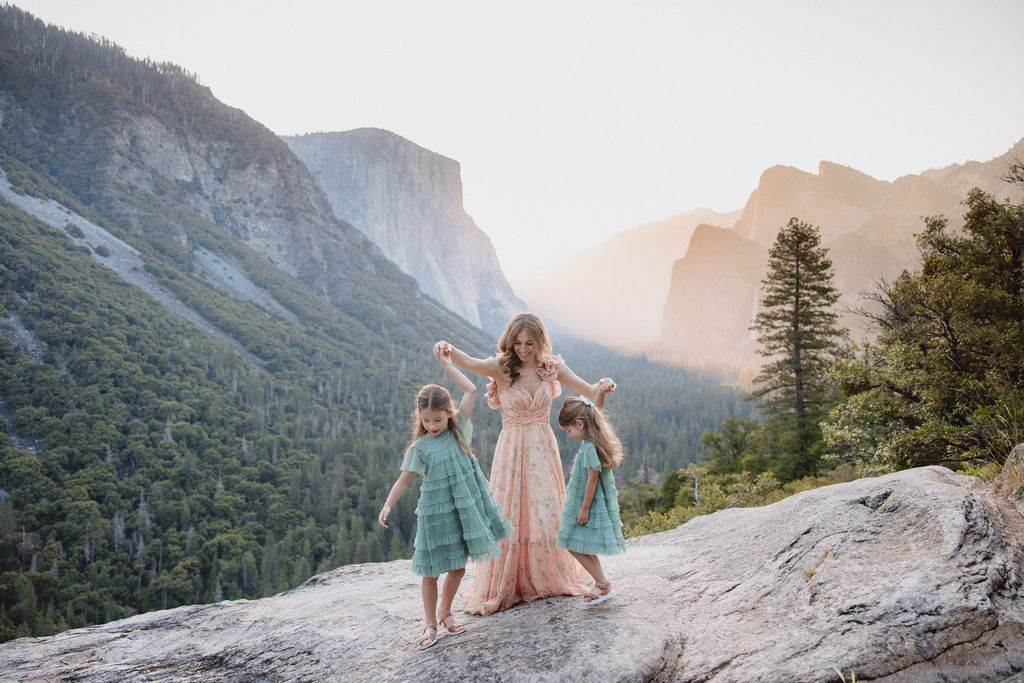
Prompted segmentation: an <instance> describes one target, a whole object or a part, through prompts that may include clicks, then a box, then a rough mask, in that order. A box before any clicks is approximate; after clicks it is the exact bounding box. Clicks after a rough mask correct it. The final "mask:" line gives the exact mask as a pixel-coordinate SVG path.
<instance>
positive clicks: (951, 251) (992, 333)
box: [825, 189, 1024, 469]
mask: <svg viewBox="0 0 1024 683" xmlns="http://www.w3.org/2000/svg"><path fill="white" fill-rule="evenodd" d="M965 203H966V205H967V212H966V214H965V215H964V229H963V233H962V234H952V233H951V232H949V231H948V230H947V226H946V219H945V218H943V217H941V216H934V217H931V218H928V219H927V220H926V221H925V223H926V229H925V231H924V232H923V233H922V234H921V235H920V236H919V238H918V246H919V248H920V250H921V254H922V266H921V269H920V271H918V272H914V273H903V275H901V276H900V277H899V278H897V279H896V281H895V282H892V283H885V282H883V283H881V284H880V285H879V286H878V288H877V289H876V291H875V292H873V293H872V294H871V295H870V296H869V300H870V301H871V302H872V304H873V307H872V308H871V309H865V310H863V311H861V313H862V314H863V315H865V316H868V317H869V318H871V319H872V320H873V321H874V323H875V324H876V326H877V328H878V337H877V340H876V341H875V343H874V344H872V345H869V346H867V347H866V348H865V350H864V356H863V358H861V359H858V360H857V361H849V362H846V363H845V364H844V366H843V368H842V371H841V373H840V378H841V386H842V387H843V391H844V393H845V394H846V396H847V400H846V401H845V402H844V403H843V404H842V405H841V406H840V407H839V408H837V410H836V411H835V414H834V415H833V416H832V419H831V420H830V423H829V424H828V425H827V426H826V430H825V431H826V435H827V437H828V442H829V449H830V451H831V455H832V457H834V458H835V459H837V460H875V459H876V460H878V461H879V464H881V465H882V466H884V467H885V468H886V469H898V468H903V467H916V466H922V465H932V464H947V465H948V464H955V463H958V462H962V461H965V460H969V459H972V458H978V459H984V460H989V461H994V462H1002V461H1003V460H1005V458H1006V455H1007V453H1008V452H1009V451H1010V449H1011V448H1012V447H1013V446H1014V445H1016V444H1017V443H1019V442H1021V441H1022V440H1024V388H1022V387H1024V205H1021V204H1009V203H1001V202H999V201H997V200H995V199H994V198H993V197H991V196H990V195H987V194H985V193H984V192H982V191H980V190H977V189H975V190H972V191H971V192H970V193H969V194H968V196H967V200H966V202H965Z"/></svg>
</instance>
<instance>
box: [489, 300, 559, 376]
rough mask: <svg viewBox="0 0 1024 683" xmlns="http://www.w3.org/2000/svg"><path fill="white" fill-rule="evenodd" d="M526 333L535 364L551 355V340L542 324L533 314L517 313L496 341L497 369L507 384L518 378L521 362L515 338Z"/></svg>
mask: <svg viewBox="0 0 1024 683" xmlns="http://www.w3.org/2000/svg"><path fill="white" fill-rule="evenodd" d="M524 330H525V331H526V333H527V334H529V335H530V339H532V340H533V346H534V349H535V352H536V354H537V362H538V363H543V362H544V361H546V360H547V359H548V356H550V355H551V340H550V339H549V338H548V333H547V330H545V329H544V323H542V322H541V320H540V318H538V317H537V316H536V315H534V314H533V313H519V314H518V315H516V316H515V317H513V318H512V319H511V320H509V321H508V325H506V326H505V331H504V332H503V333H502V335H501V339H499V340H498V355H497V356H496V358H497V361H498V367H500V368H501V370H502V372H504V373H505V375H506V376H507V377H508V380H509V382H510V383H511V382H515V381H516V379H518V378H519V366H521V365H522V364H523V361H522V360H521V359H520V358H519V356H518V355H516V350H515V343H516V337H518V336H519V333H520V332H523V331H524Z"/></svg>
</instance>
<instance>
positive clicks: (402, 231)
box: [284, 128, 523, 332]
mask: <svg viewBox="0 0 1024 683" xmlns="http://www.w3.org/2000/svg"><path fill="white" fill-rule="evenodd" d="M284 140H285V142H286V143H287V144H288V146H289V147H290V148H291V149H292V151H293V152H294V153H295V154H296V155H297V156H298V157H299V158H300V159H302V161H303V162H305V164H306V166H307V167H308V168H309V170H310V172H312V174H313V175H314V176H316V178H317V179H318V180H319V181H320V185H321V187H322V188H323V190H324V192H325V193H326V195H327V197H328V199H329V201H330V203H331V206H332V207H333V209H334V213H335V214H336V215H337V216H339V217H340V218H342V219H344V220H346V221H348V222H350V223H351V224H352V225H354V226H355V227H356V228H358V229H359V230H360V231H361V232H362V233H363V234H365V235H366V236H367V237H369V238H370V239H371V240H372V241H373V242H374V243H375V244H376V245H378V246H379V247H380V248H381V249H382V250H383V252H384V253H385V254H386V255H387V256H388V258H390V259H391V260H392V261H394V262H395V263H396V264H398V266H399V267H400V268H401V269H402V270H403V271H404V272H406V273H408V274H409V275H412V276H413V277H414V278H415V279H416V280H417V281H418V282H419V284H420V287H421V289H422V290H423V291H424V292H426V293H427V294H429V295H431V296H432V297H434V298H435V299H437V300H438V301H440V302H441V303H442V304H444V305H445V306H446V307H448V308H449V309H451V310H452V311H455V312H456V313H458V314H459V315H461V316H462V317H464V318H465V319H466V320H468V321H469V322H471V323H473V324H474V325H477V326H482V327H484V328H485V329H488V330H489V331H492V332H500V331H501V330H502V329H503V327H504V325H505V322H506V321H507V319H508V318H509V317H510V315H511V314H513V313H515V312H517V311H519V310H522V308H523V304H522V302H521V301H518V300H517V299H516V297H515V294H514V293H513V291H512V288H511V286H510V285H509V284H508V282H507V281H506V280H505V276H504V274H503V273H502V271H501V266H500V265H499V263H498V257H497V254H496V253H495V251H494V247H493V245H492V244H491V241H490V239H489V238H488V237H487V235H486V234H484V232H483V231H482V230H480V228H479V227H477V225H476V223H474V222H473V219H472V218H470V216H469V215H468V214H467V213H466V212H465V209H464V208H463V203H462V178H461V171H460V166H459V163H458V162H457V161H454V160H452V159H449V158H447V157H444V156H441V155H440V154H436V153H434V152H431V151H430V150H428V149H424V148H423V147H420V146H419V145H416V144H414V143H412V142H410V141H408V140H406V139H405V138H402V137H400V136H398V135H395V134H394V133H391V132H388V131H385V130H379V129H375V128H361V129H357V130H351V131H347V132H342V133H315V134H310V135H302V136H296V137H286V138H284Z"/></svg>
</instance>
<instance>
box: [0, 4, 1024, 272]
mask: <svg viewBox="0 0 1024 683" xmlns="http://www.w3.org/2000/svg"><path fill="white" fill-rule="evenodd" d="M12 4H15V5H16V6H18V7H20V8H22V9H24V10H26V11H29V12H31V13H32V14H34V15H35V16H37V17H38V18H40V19H42V20H44V21H46V22H48V23H53V24H57V25H59V26H62V27H64V28H68V29H70V30H73V31H76V32H81V33H85V34H93V33H95V34H98V35H100V36H103V37H105V38H108V39H110V40H112V41H113V42H115V43H117V44H118V45H120V46H122V47H123V48H125V50H126V51H127V53H128V54H129V55H131V56H134V57H138V58H146V57H148V58H150V59H152V60H155V61H169V62H174V63H176V64H179V65H180V66H182V67H184V68H186V69H188V70H189V71H191V72H193V73H196V74H198V77H199V80H200V82H201V83H203V84H204V85H207V86H209V87H210V89H211V90H212V91H213V94H214V95H215V96H216V97H217V98H218V99H220V100H221V101H223V102H225V103H226V104H229V105H231V106H234V107H238V108H240V109H242V110H244V111H245V112H246V113H247V114H248V115H250V116H251V117H252V118H254V119H256V120H257V121H259V122H261V123H262V124H264V125H265V126H267V127H268V128H269V129H270V130H272V131H274V132H276V133H278V134H280V135H293V134H300V133H309V132H322V131H344V130H351V129H354V128H361V127H375V128H384V129H386V130H390V131H392V132H394V133H397V134H398V135H401V136H402V137H405V138H407V139H409V140H411V141H412V142H415V143H416V144H418V145H421V146H423V147H426V148H427V149H430V150H432V151H434V152H437V153H438V154H442V155H444V156H446V157H450V158H452V159H455V160H457V161H458V162H459V163H460V164H461V170H462V180H463V189H464V203H465V207H466V210H467V211H468V213H469V214H470V215H471V216H472V217H473V218H474V220H475V221H476V223H477V225H478V226H480V228H481V229H483V230H484V232H486V233H487V234H488V235H489V236H490V238H491V240H492V242H493V243H494V245H495V248H496V250H497V252H498V256H499V259H500V260H501V263H502V266H503V268H504V270H505V272H506V275H507V276H508V277H509V279H510V280H511V281H512V283H513V285H516V282H517V280H521V278H524V277H528V275H529V272H530V269H531V266H532V265H533V264H534V263H536V262H537V261H538V255H539V254H541V255H550V254H556V253H564V252H568V251H574V250H581V249H586V248H588V247H591V246H594V245H596V244H598V243H599V242H601V241H603V240H604V239H606V238H608V237H610V236H611V235H613V234H614V233H616V232H618V231H621V230H625V229H628V228H631V227H634V226H636V225H640V224H643V223H647V222H651V221H656V220H660V219H663V218H667V217H670V216H673V215H676V214H680V213H685V212H687V211H690V210H692V209H696V208H699V207H707V208H711V209H715V210H717V211H721V212H728V211H732V210H735V209H740V208H742V207H743V205H744V204H745V203H746V201H747V199H748V197H749V195H750V193H751V192H752V191H753V190H754V189H755V188H756V187H757V182H758V178H759V177H760V175H761V173H762V172H763V171H764V170H766V169H768V168H770V167H772V166H775V165H780V164H781V165H787V166H794V167H796V168H799V169H802V170H804V171H808V172H812V173H813V172H816V171H817V168H818V163H819V162H820V161H822V160H827V161H832V162H835V163H839V164H843V165H846V166H850V167H852V168H855V169H857V170H859V171H862V172H864V173H867V174H869V175H871V176H873V177H875V178H878V179H881V180H895V179H896V178H898V177H900V176H903V175H907V174H917V173H921V172H922V171H925V170H928V169H930V168H939V167H943V166H948V165H950V164H955V163H964V162H966V161H969V160H978V161H987V160H989V159H992V158H994V157H996V156H999V155H1001V154H1003V153H1005V152H1006V151H1007V150H1008V149H1009V148H1010V147H1011V146H1012V145H1013V144H1014V143H1016V142H1017V141H1019V140H1020V139H1021V138H1024V119H1021V117H1020V112H1022V111H1024V87H1021V86H1022V76H1021V72H1020V60H1019V54H1020V50H1019V46H1020V28H1021V27H1022V26H1024V2H1020V1H1019V0H972V2H969V3H968V2H965V1H964V0H700V1H699V2H696V1H691V0H621V1H613V0H565V1H562V0H544V1H542V2H534V1H533V0H520V1H519V2H515V3H511V2H505V3H496V2H487V1H486V0H469V1H463V0H454V1H451V2H435V1H431V0H362V1H360V2H352V1H350V0H289V1H288V2H282V1H281V0H276V1H275V2H266V1H264V0H175V1H174V2H168V0H159V1H153V0H20V1H19V0H15V1H14V2H13V3H12Z"/></svg>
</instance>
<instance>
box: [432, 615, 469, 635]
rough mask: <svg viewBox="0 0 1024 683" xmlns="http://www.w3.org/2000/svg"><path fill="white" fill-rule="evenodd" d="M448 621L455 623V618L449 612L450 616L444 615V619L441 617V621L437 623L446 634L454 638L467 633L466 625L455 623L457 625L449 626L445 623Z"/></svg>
mask: <svg viewBox="0 0 1024 683" xmlns="http://www.w3.org/2000/svg"><path fill="white" fill-rule="evenodd" d="M448 619H451V620H452V621H455V617H454V616H452V613H451V612H449V613H448V614H446V615H444V616H443V617H441V618H440V619H438V620H437V623H439V624H440V625H441V627H442V628H443V629H444V632H445V633H447V634H448V635H451V636H454V635H458V634H460V633H465V632H466V626H465V625H464V624H460V623H459V622H457V621H455V623H454V624H452V625H451V626H449V625H448V624H446V623H444V622H445V621H447V620H448Z"/></svg>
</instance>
